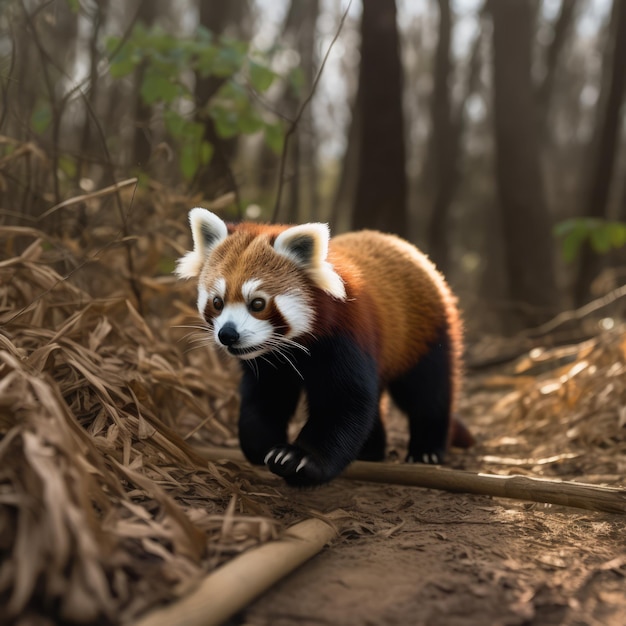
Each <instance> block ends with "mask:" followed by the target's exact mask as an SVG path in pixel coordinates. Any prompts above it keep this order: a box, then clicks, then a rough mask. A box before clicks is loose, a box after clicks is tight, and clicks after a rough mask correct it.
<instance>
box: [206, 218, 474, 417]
mask: <svg viewBox="0 0 626 626" xmlns="http://www.w3.org/2000/svg"><path fill="white" fill-rule="evenodd" d="M286 228H288V226H284V225H263V224H253V223H248V222H244V223H241V224H238V225H232V224H231V225H229V227H228V229H229V234H230V235H231V236H230V237H229V239H228V241H229V245H228V246H220V247H219V248H218V249H217V250H216V251H215V253H214V258H213V259H212V263H211V265H210V268H211V273H212V274H213V275H215V276H217V275H222V276H228V284H229V287H231V288H232V290H233V294H240V292H241V285H242V284H243V282H245V281H246V280H248V279H250V278H252V277H254V278H257V277H258V278H261V279H262V280H263V288H264V289H265V290H267V291H269V292H270V293H282V292H284V291H285V290H286V289H289V288H293V287H294V286H298V287H299V288H301V289H303V290H304V291H303V292H302V296H303V298H306V300H307V301H308V303H309V305H310V306H312V307H313V308H314V310H315V312H316V318H315V325H314V330H313V333H312V335H314V336H318V337H319V336H324V335H328V334H332V333H333V331H334V330H341V331H343V332H346V331H348V332H349V333H350V334H351V335H352V336H353V337H354V339H355V341H356V342H357V343H359V344H360V345H361V347H362V348H364V349H365V350H366V351H367V352H369V353H370V354H372V356H374V358H375V359H376V361H377V362H378V364H379V373H380V376H381V379H382V381H383V382H384V381H388V380H390V379H392V378H394V377H395V376H398V375H400V374H402V373H403V372H405V371H406V370H408V369H410V368H411V367H412V366H413V365H414V364H415V363H416V362H417V361H419V359H420V358H421V357H422V356H423V355H424V354H425V353H426V352H427V351H428V350H429V347H430V345H431V344H432V342H433V341H435V340H436V339H437V337H438V334H439V333H440V332H441V331H442V329H444V328H447V332H448V335H449V337H450V349H451V355H450V358H451V360H452V372H453V375H452V377H453V381H452V383H453V398H454V399H456V396H457V392H458V386H459V380H460V359H461V354H460V352H461V341H462V339H461V334H462V330H461V323H460V320H459V316H458V313H457V309H456V306H455V299H454V296H453V295H452V294H451V292H450V290H449V289H448V287H447V285H446V283H445V281H444V279H443V278H442V276H441V275H440V274H439V272H438V271H437V270H436V269H435V267H434V266H433V264H432V263H431V262H430V261H429V260H428V258H427V257H426V256H425V255H423V254H422V253H420V252H419V251H418V250H417V249H416V248H415V247H413V246H411V245H410V244H408V243H406V242H405V241H404V240H402V239H400V238H398V237H395V236H393V235H382V234H381V233H377V232H373V231H361V232H356V233H348V234H345V235H340V236H338V237H334V238H332V239H331V240H330V244H329V255H328V261H329V262H330V263H331V264H332V265H333V267H334V269H335V271H336V272H337V273H338V274H339V275H340V276H341V278H342V279H343V281H344V283H345V287H346V293H347V300H346V301H340V300H337V299H336V298H334V297H332V296H330V295H328V294H326V293H325V292H323V291H322V290H321V289H319V288H318V287H316V286H315V285H314V284H312V281H310V280H309V279H308V277H306V276H305V273H304V272H303V271H302V270H301V269H299V268H297V267H295V265H294V264H293V263H292V262H291V261H289V260H288V259H285V258H284V257H282V256H280V255H278V254H276V252H275V251H274V250H273V248H272V244H273V242H274V240H275V239H276V237H277V236H278V235H279V234H280V233H281V232H283V231H284V230H285V229H286ZM206 278H208V277H206ZM271 314H272V313H271V311H267V312H266V313H265V315H266V316H268V317H269V316H270V315H271ZM307 340H308V339H307V338H306V337H305V338H302V340H301V341H302V343H304V344H305V345H306V343H307ZM453 406H454V400H453Z"/></svg>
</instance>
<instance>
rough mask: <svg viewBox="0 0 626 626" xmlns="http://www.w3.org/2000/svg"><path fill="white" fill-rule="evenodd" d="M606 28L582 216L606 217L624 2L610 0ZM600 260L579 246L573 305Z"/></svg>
mask: <svg viewBox="0 0 626 626" xmlns="http://www.w3.org/2000/svg"><path fill="white" fill-rule="evenodd" d="M610 30H611V36H610V37H609V42H608V45H609V46H610V47H611V48H612V55H611V57H612V58H611V64H610V67H609V68H608V72H610V74H609V79H608V80H606V81H603V85H604V86H606V90H607V93H606V94H601V95H600V98H599V100H598V102H599V107H600V108H599V110H598V118H597V120H598V121H597V126H596V132H595V137H594V140H593V145H592V153H593V156H592V159H591V176H590V179H589V187H588V192H587V195H586V198H585V200H584V202H585V204H584V207H583V211H584V215H585V216H586V217H598V218H606V217H608V213H607V211H608V204H609V202H608V201H609V193H610V190H611V182H612V180H613V171H614V169H615V160H616V156H617V146H618V140H619V136H620V124H621V120H622V119H623V118H622V116H621V108H622V104H623V102H624V95H625V93H626V2H624V1H623V0H614V4H613V12H612V16H611V25H610ZM603 261H604V257H600V256H599V255H598V254H597V253H596V252H594V251H593V250H592V249H591V246H590V245H588V244H586V245H584V246H583V248H582V252H581V259H580V268H579V272H578V277H577V280H576V285H575V293H574V297H575V302H576V304H577V305H579V306H580V305H583V304H584V303H585V302H586V301H587V300H588V299H589V298H590V296H591V283H592V282H593V280H594V278H595V277H596V276H597V275H598V273H599V272H600V271H601V269H602V266H603V264H604V263H603Z"/></svg>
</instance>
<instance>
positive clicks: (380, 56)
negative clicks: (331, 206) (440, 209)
mask: <svg viewBox="0 0 626 626" xmlns="http://www.w3.org/2000/svg"><path fill="white" fill-rule="evenodd" d="M399 45H400V44H399V39H398V29H397V25H396V5H395V1H393V0H387V1H385V2H381V1H380V0H364V1H363V16H362V21H361V67H360V71H359V91H358V93H359V99H360V101H359V105H360V107H361V119H360V122H361V123H360V145H361V154H360V165H359V173H358V177H357V189H356V195H355V200H354V208H353V215H352V220H353V225H354V227H355V228H376V229H379V230H383V231H388V232H394V233H397V234H399V235H402V236H406V234H407V230H408V216H407V206H406V205H407V178H406V172H405V145H404V123H403V122H404V120H403V111H402V65H401V62H400V50H399Z"/></svg>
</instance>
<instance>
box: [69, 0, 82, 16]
mask: <svg viewBox="0 0 626 626" xmlns="http://www.w3.org/2000/svg"><path fill="white" fill-rule="evenodd" d="M67 6H68V7H69V8H70V11H71V12H72V13H78V11H79V10H80V2H79V1H78V0H67Z"/></svg>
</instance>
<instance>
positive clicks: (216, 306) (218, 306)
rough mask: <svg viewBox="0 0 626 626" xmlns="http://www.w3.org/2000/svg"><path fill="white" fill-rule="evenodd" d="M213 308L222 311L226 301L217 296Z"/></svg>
mask: <svg viewBox="0 0 626 626" xmlns="http://www.w3.org/2000/svg"><path fill="white" fill-rule="evenodd" d="M213 308H214V309H215V310H216V311H221V310H222V309H223V308H224V300H222V299H221V298H220V297H219V296H215V298H213Z"/></svg>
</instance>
